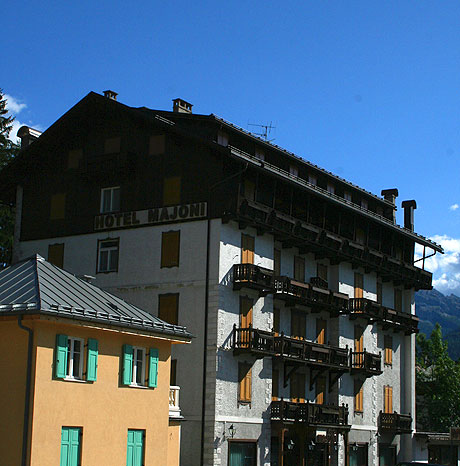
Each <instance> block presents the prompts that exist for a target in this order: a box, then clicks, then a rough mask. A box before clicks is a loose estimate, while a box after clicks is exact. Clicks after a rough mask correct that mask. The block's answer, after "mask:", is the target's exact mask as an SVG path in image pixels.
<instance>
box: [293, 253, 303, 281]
mask: <svg viewBox="0 0 460 466" xmlns="http://www.w3.org/2000/svg"><path fill="white" fill-rule="evenodd" d="M294 280H298V281H299V282H303V281H305V259H304V258H303V257H299V256H294Z"/></svg>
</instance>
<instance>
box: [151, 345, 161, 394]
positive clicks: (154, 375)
mask: <svg viewBox="0 0 460 466" xmlns="http://www.w3.org/2000/svg"><path fill="white" fill-rule="evenodd" d="M158 356H159V355H158V350H157V349H155V348H150V355H149V387H156V386H157V383H158V359H159V358H158Z"/></svg>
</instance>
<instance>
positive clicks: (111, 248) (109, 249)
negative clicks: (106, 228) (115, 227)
mask: <svg viewBox="0 0 460 466" xmlns="http://www.w3.org/2000/svg"><path fill="white" fill-rule="evenodd" d="M104 243H117V245H116V246H109V247H104V246H103V245H104ZM112 251H117V264H116V267H115V266H114V265H113V264H112V260H111V257H112V255H111V254H110V253H111V252H112ZM103 252H107V254H108V255H107V269H106V270H102V269H101V263H102V260H101V255H102V253H103ZM119 261H120V238H107V239H104V240H100V241H98V247H97V273H110V272H118V264H119Z"/></svg>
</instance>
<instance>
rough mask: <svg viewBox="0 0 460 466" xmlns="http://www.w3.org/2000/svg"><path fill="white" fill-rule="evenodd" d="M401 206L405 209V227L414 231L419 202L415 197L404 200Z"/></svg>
mask: <svg viewBox="0 0 460 466" xmlns="http://www.w3.org/2000/svg"><path fill="white" fill-rule="evenodd" d="M401 207H402V208H403V209H404V228H407V229H408V230H410V231H414V210H415V209H416V208H417V203H416V202H415V201H414V199H411V200H410V201H402V203H401Z"/></svg>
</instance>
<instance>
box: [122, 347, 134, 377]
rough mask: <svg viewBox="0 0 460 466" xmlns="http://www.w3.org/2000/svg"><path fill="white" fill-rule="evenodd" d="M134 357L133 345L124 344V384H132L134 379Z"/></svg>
mask: <svg viewBox="0 0 460 466" xmlns="http://www.w3.org/2000/svg"><path fill="white" fill-rule="evenodd" d="M133 359H134V352H133V347H132V346H131V345H123V385H131V383H132V381H133Z"/></svg>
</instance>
